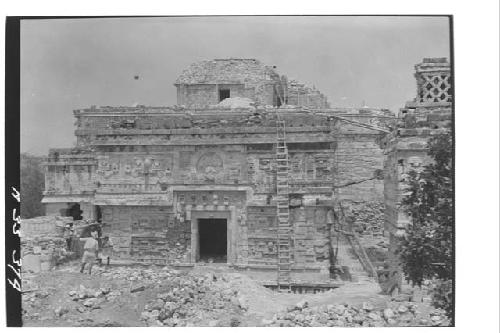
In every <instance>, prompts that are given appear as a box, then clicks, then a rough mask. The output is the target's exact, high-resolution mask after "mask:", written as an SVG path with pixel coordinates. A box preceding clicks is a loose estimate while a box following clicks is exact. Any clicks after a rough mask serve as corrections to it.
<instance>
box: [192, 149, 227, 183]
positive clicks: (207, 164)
mask: <svg viewBox="0 0 500 333" xmlns="http://www.w3.org/2000/svg"><path fill="white" fill-rule="evenodd" d="M196 171H197V172H198V173H199V174H201V175H202V176H203V177H204V179H205V180H207V181H215V179H216V178H217V177H218V176H220V175H221V174H222V173H223V171H224V163H223V161H222V158H221V157H220V156H219V155H218V154H217V153H214V152H209V153H206V154H203V155H202V156H201V157H200V158H199V159H198V162H197V163H196Z"/></svg>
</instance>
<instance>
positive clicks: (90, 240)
mask: <svg viewBox="0 0 500 333" xmlns="http://www.w3.org/2000/svg"><path fill="white" fill-rule="evenodd" d="M90 235H91V237H85V238H80V240H81V241H84V242H85V244H84V245H83V250H84V252H83V257H82V266H81V268H80V273H83V271H84V269H85V265H86V264H89V275H90V274H91V273H92V266H93V265H94V263H95V261H96V258H97V251H98V250H99V243H98V242H97V238H98V234H97V231H92V232H91V233H90Z"/></svg>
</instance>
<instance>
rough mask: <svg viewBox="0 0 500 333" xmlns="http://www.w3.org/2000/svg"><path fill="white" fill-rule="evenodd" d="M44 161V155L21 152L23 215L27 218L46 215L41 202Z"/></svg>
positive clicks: (43, 182)
mask: <svg viewBox="0 0 500 333" xmlns="http://www.w3.org/2000/svg"><path fill="white" fill-rule="evenodd" d="M42 162H43V158H42V157H38V156H34V155H30V154H27V153H23V154H21V166H20V167H21V179H20V180H21V217H22V218H25V219H28V218H32V217H35V216H40V215H44V207H43V205H42V202H41V201H42V196H43V189H44V186H45V176H44V174H43V166H42Z"/></svg>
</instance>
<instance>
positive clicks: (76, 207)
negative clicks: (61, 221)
mask: <svg viewBox="0 0 500 333" xmlns="http://www.w3.org/2000/svg"><path fill="white" fill-rule="evenodd" d="M82 213H83V211H82V210H81V209H80V204H78V203H75V204H72V205H70V207H69V208H68V209H66V211H65V214H64V216H71V217H73V221H79V220H82V219H83V217H82Z"/></svg>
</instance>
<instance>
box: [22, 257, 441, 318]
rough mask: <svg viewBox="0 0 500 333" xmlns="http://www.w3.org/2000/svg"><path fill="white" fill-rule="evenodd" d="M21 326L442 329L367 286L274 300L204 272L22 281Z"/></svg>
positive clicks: (118, 270)
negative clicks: (405, 327)
mask: <svg viewBox="0 0 500 333" xmlns="http://www.w3.org/2000/svg"><path fill="white" fill-rule="evenodd" d="M23 283H24V284H23V321H24V325H25V326H446V325H448V322H447V321H446V320H445V317H444V316H443V314H442V312H440V311H437V310H435V309H433V308H432V307H431V306H430V305H429V304H428V303H429V302H428V300H427V301H425V298H424V302H412V301H411V296H410V295H408V294H405V295H399V296H398V297H396V298H394V299H391V297H389V296H385V295H380V294H379V291H380V289H379V288H378V286H377V284H375V283H373V282H367V281H365V282H360V283H350V284H346V285H345V286H343V287H341V288H338V289H335V290H333V291H329V292H324V293H318V294H286V293H277V292H274V291H271V290H269V289H266V288H264V287H262V286H261V285H259V284H258V283H257V282H256V281H254V280H252V279H250V278H249V277H247V276H245V275H243V274H240V273H236V272H231V271H230V270H228V269H225V270H223V271H221V270H217V269H212V268H211V267H210V265H208V266H206V267H202V268H201V269H200V268H198V269H195V270H192V271H190V272H186V271H178V270H174V269H170V268H161V267H117V266H110V267H105V266H102V267H95V269H94V271H93V273H92V275H88V274H81V273H79V272H78V263H73V264H67V265H65V266H63V267H60V268H58V269H56V270H52V271H50V272H43V273H39V274H28V273H26V274H24V275H23Z"/></svg>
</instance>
